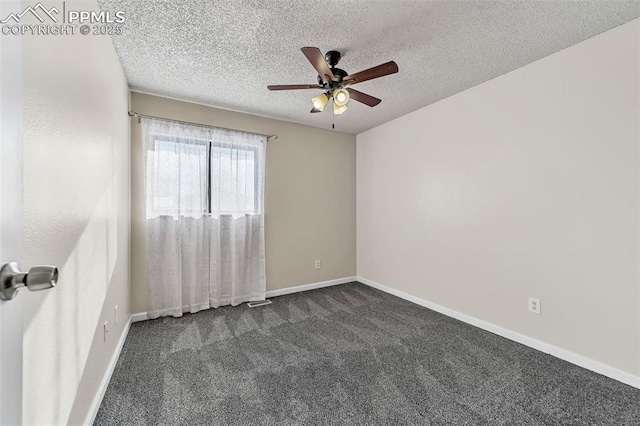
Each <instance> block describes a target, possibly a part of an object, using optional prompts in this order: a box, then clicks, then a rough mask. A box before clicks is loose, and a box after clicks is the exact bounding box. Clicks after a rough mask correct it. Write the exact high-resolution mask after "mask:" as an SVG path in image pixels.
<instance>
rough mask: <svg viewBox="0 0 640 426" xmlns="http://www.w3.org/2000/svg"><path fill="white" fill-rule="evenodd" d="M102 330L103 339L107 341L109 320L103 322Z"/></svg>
mask: <svg viewBox="0 0 640 426" xmlns="http://www.w3.org/2000/svg"><path fill="white" fill-rule="evenodd" d="M102 331H103V335H104V338H103V341H104V342H106V341H107V333H108V332H109V321H105V322H104V324H102Z"/></svg>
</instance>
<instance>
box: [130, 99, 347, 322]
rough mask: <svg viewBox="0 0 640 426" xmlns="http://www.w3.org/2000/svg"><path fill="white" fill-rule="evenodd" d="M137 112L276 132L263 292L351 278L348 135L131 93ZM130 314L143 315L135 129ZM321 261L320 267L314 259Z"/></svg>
mask: <svg viewBox="0 0 640 426" xmlns="http://www.w3.org/2000/svg"><path fill="white" fill-rule="evenodd" d="M131 106H132V109H134V110H135V111H136V112H138V113H141V114H148V115H155V116H160V117H166V118H173V119H178V120H185V121H192V122H197V123H202V124H209V125H214V126H222V127H229V128H233V129H237V130H244V131H249V132H257V133H265V134H274V133H276V134H278V140H275V141H271V142H269V143H268V145H267V166H266V181H265V186H266V188H265V239H266V261H267V290H276V289H280V288H284V287H291V286H297V285H302V284H310V283H315V282H319V281H326V280H332V279H337V278H344V277H350V276H354V275H355V272H356V229H355V214H356V212H355V208H356V205H355V197H356V175H355V163H356V141H355V136H354V135H349V134H346V133H340V132H334V131H329V130H323V129H318V128H314V127H309V126H304V125H301V124H293V123H287V122H284V121H279V120H273V119H268V118H262V117H257V116H253V115H249V114H243V113H238V112H233V111H227V110H222V109H217V108H212V107H208V106H203V105H198V104H194V103H188V102H183V101H178V100H173V99H167V98H163V97H158V96H152V95H147V94H142V93H136V92H133V93H132V94H131ZM131 159H132V171H131V172H132V186H131V196H132V205H131V218H132V257H131V260H132V283H131V285H132V288H131V291H132V293H131V294H132V311H133V312H134V313H137V312H146V310H147V307H146V294H147V286H146V263H145V245H144V217H145V212H144V208H145V205H144V175H143V163H142V144H141V141H140V125H139V124H138V123H137V120H135V119H132V125H131ZM316 259H318V260H320V261H321V264H322V267H321V268H320V269H319V270H316V269H315V268H314V261H315V260H316Z"/></svg>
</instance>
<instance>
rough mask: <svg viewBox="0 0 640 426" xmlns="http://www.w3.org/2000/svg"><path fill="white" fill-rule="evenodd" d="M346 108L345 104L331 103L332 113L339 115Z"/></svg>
mask: <svg viewBox="0 0 640 426" xmlns="http://www.w3.org/2000/svg"><path fill="white" fill-rule="evenodd" d="M346 110H347V106H346V105H338V104H337V103H335V102H334V103H333V115H340V114H342V113H343V112H345V111H346Z"/></svg>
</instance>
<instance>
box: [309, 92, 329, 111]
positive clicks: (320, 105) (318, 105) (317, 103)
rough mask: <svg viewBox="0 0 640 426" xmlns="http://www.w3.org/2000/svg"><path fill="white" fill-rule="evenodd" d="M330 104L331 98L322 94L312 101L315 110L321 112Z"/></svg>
mask: <svg viewBox="0 0 640 426" xmlns="http://www.w3.org/2000/svg"><path fill="white" fill-rule="evenodd" d="M327 102H329V97H328V96H327V95H325V94H324V93H320V94H319V95H318V96H316V97H315V98H313V99H311V103H312V104H313V108H314V109H317V110H319V111H322V110H324V107H325V105H327Z"/></svg>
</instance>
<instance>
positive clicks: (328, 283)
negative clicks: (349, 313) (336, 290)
mask: <svg viewBox="0 0 640 426" xmlns="http://www.w3.org/2000/svg"><path fill="white" fill-rule="evenodd" d="M356 278H357V277H345V278H338V279H335V280H329V281H320V282H317V283H311V284H302V285H296V286H293V287H286V288H280V289H278V290H269V291H267V292H266V294H265V298H266V299H268V298H270V297H276V296H283V295H285V294H291V293H298V292H301V291H307V290H315V289H316V288H323V287H330V286H332V285H338V284H346V283H350V282H353V281H356ZM148 319H149V317H148V316H147V313H146V312H140V313H138V314H132V315H131V322H132V323H133V322H138V321H146V320H148Z"/></svg>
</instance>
